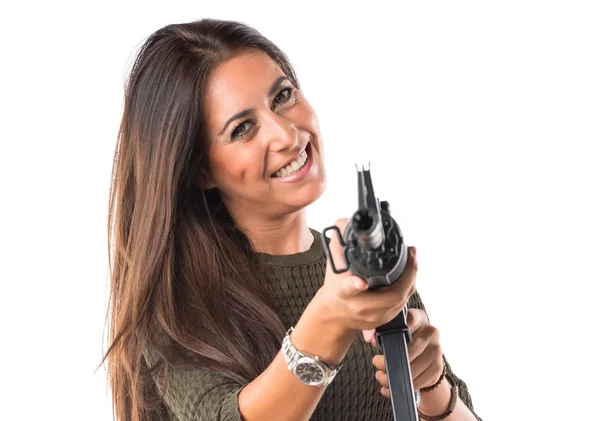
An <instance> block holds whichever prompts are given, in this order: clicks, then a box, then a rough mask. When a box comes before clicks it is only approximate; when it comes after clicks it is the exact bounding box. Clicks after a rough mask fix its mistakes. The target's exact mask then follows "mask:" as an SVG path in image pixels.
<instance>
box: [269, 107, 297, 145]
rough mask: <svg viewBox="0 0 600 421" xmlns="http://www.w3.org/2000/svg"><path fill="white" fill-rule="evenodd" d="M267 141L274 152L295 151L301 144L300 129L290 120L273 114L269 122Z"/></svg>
mask: <svg viewBox="0 0 600 421" xmlns="http://www.w3.org/2000/svg"><path fill="white" fill-rule="evenodd" d="M267 141H268V145H269V150H271V151H272V152H280V151H283V150H286V149H290V148H292V149H293V148H294V147H296V146H299V144H300V139H299V133H298V128H297V127H296V125H295V124H294V123H293V122H292V121H291V120H290V119H288V118H285V117H283V116H281V115H278V114H275V113H272V114H271V117H270V118H269V120H268V136H267Z"/></svg>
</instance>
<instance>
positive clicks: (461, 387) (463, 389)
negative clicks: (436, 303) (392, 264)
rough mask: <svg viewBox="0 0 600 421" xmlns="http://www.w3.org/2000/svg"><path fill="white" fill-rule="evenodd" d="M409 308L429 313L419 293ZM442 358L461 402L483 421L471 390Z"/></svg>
mask: <svg viewBox="0 0 600 421" xmlns="http://www.w3.org/2000/svg"><path fill="white" fill-rule="evenodd" d="M408 307H409V308H417V309H420V310H423V311H424V312H425V313H427V310H425V305H424V304H423V301H422V300H421V296H420V295H419V293H418V292H415V293H414V294H413V295H412V296H411V297H410V299H409V300H408ZM427 318H428V319H429V315H428V316H427ZM442 357H443V359H444V362H445V363H446V370H447V372H448V375H449V376H450V377H452V380H454V382H455V383H456V385H457V386H458V395H459V397H460V400H462V401H463V402H464V404H465V405H466V406H467V408H469V409H470V410H471V412H472V413H473V415H475V418H477V419H478V420H479V421H482V419H481V418H480V417H479V416H478V415H477V414H476V413H475V410H474V409H473V401H472V399H471V394H470V393H469V388H468V387H467V384H466V383H465V382H464V381H463V380H462V379H460V378H459V377H458V376H457V375H456V374H455V373H454V372H453V371H452V367H451V366H450V363H449V362H448V360H447V359H446V356H445V355H442Z"/></svg>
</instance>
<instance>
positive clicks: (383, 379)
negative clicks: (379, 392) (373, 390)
mask: <svg viewBox="0 0 600 421" xmlns="http://www.w3.org/2000/svg"><path fill="white" fill-rule="evenodd" d="M375 378H376V379H377V381H378V382H379V384H381V385H382V386H383V387H386V388H389V387H390V385H389V383H388V377H387V374H386V373H384V372H383V371H378V372H377V373H375Z"/></svg>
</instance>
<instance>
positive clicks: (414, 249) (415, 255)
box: [412, 246, 417, 257]
mask: <svg viewBox="0 0 600 421" xmlns="http://www.w3.org/2000/svg"><path fill="white" fill-rule="evenodd" d="M412 255H413V257H417V248H416V247H414V246H413V248H412Z"/></svg>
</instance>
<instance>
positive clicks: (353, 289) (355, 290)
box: [338, 275, 369, 298]
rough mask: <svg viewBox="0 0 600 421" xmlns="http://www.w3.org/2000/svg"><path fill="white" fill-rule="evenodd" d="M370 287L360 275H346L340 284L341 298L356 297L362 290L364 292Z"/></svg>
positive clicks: (339, 293)
mask: <svg viewBox="0 0 600 421" xmlns="http://www.w3.org/2000/svg"><path fill="white" fill-rule="evenodd" d="M368 287H369V284H367V282H365V281H364V280H363V279H360V278H359V277H358V276H351V275H350V276H344V277H343V280H342V282H340V285H339V286H338V295H339V296H340V297H341V298H350V297H354V296H356V295H358V294H360V293H361V292H364V291H366V290H367V288H368Z"/></svg>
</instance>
